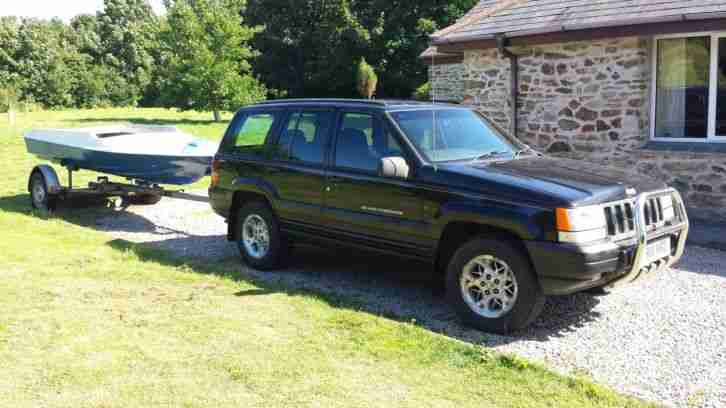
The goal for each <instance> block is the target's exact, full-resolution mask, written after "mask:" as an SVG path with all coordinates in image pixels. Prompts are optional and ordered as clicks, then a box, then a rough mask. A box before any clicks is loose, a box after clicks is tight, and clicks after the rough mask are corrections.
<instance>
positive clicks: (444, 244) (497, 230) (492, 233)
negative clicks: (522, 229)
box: [435, 221, 534, 279]
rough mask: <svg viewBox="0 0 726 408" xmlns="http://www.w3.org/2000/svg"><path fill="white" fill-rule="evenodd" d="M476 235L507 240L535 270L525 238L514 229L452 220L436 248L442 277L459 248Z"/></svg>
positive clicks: (437, 266)
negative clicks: (523, 255) (524, 256)
mask: <svg viewBox="0 0 726 408" xmlns="http://www.w3.org/2000/svg"><path fill="white" fill-rule="evenodd" d="M476 237H487V238H492V237H496V238H499V239H502V240H506V241H507V242H509V243H510V244H512V245H513V246H515V247H516V248H517V249H519V250H520V251H521V252H522V253H523V254H525V255H526V257H527V262H529V264H530V265H531V266H532V268H533V270H534V264H533V262H532V257H531V255H530V254H529V251H528V250H527V247H526V246H525V245H524V238H523V237H521V236H519V235H518V234H517V233H515V232H514V231H511V230H508V229H506V228H502V227H499V226H493V225H489V224H484V223H477V222H471V221H451V222H449V223H448V224H446V226H445V227H444V229H443V232H442V234H441V237H440V239H439V245H438V247H437V250H436V261H435V266H436V272H437V274H438V275H439V276H440V277H441V278H442V279H443V278H445V276H446V268H447V266H448V264H449V261H450V260H451V258H452V257H453V256H454V253H455V252H456V251H457V249H458V248H460V247H461V246H462V245H464V244H465V243H466V242H468V241H470V240H472V239H474V238H476Z"/></svg>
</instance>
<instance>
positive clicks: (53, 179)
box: [28, 164, 63, 194]
mask: <svg viewBox="0 0 726 408" xmlns="http://www.w3.org/2000/svg"><path fill="white" fill-rule="evenodd" d="M35 173H40V174H42V175H43V179H44V180H45V186H46V188H47V189H48V193H49V194H58V193H60V192H61V190H62V189H63V187H62V186H61V183H60V180H59V179H58V174H57V173H56V172H55V170H54V169H53V167H51V166H49V165H47V164H41V165H38V166H35V168H34V169H33V171H31V172H30V177H28V191H30V188H31V186H30V181H31V179H32V178H33V174H35Z"/></svg>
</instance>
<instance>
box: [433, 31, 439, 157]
mask: <svg viewBox="0 0 726 408" xmlns="http://www.w3.org/2000/svg"><path fill="white" fill-rule="evenodd" d="M431 47H432V48H433V54H431V66H432V67H433V69H431V72H433V78H432V79H431V102H432V103H433V104H434V105H436V53H437V52H438V51H439V49H438V48H437V47H436V46H434V45H433V44H432V45H431ZM431 126H432V129H431V148H432V149H433V155H432V156H433V161H434V171H436V170H437V167H436V109H434V108H433V107H432V108H431Z"/></svg>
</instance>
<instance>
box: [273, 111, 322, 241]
mask: <svg viewBox="0 0 726 408" xmlns="http://www.w3.org/2000/svg"><path fill="white" fill-rule="evenodd" d="M334 122H335V112H334V111H333V110H315V109H291V110H289V111H288V112H287V114H286V117H285V120H284V122H283V124H282V126H281V128H280V131H279V137H278V139H277V141H276V143H275V148H274V154H273V160H272V161H271V162H270V163H269V164H268V167H269V169H268V180H269V181H270V182H271V183H272V184H273V185H274V186H275V189H276V190H277V193H278V194H279V197H278V200H277V204H278V205H277V207H278V213H279V214H278V215H279V217H280V219H281V221H282V223H283V229H302V230H305V231H307V230H310V229H315V228H316V227H319V226H320V224H321V223H322V220H321V215H322V205H323V189H324V183H325V156H326V151H327V148H328V145H329V142H330V135H331V132H332V130H333V127H334Z"/></svg>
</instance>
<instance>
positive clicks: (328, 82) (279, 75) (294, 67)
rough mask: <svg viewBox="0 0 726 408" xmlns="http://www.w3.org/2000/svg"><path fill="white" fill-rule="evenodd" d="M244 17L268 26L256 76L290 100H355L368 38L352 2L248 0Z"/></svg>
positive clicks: (258, 39) (258, 42)
mask: <svg viewBox="0 0 726 408" xmlns="http://www.w3.org/2000/svg"><path fill="white" fill-rule="evenodd" d="M245 16H246V18H247V21H248V22H249V23H250V24H252V25H261V26H264V30H262V31H261V32H260V33H259V34H258V35H257V36H255V39H254V42H253V45H254V47H255V48H256V49H259V50H262V51H263V52H262V54H261V55H260V56H259V58H257V59H256V60H255V61H254V72H255V73H257V74H259V75H260V77H261V78H262V80H263V81H264V82H265V83H266V84H267V85H268V86H269V87H270V88H274V89H279V90H282V91H284V92H285V93H287V94H288V95H290V96H292V97H304V96H317V97H325V96H341V97H343V96H354V95H355V93H356V92H355V78H356V69H357V66H356V62H357V61H358V60H360V57H361V56H362V55H363V51H364V50H365V49H366V47H367V43H368V41H369V39H370V34H369V33H368V31H367V30H366V29H365V28H363V26H361V25H360V23H359V22H358V20H357V18H356V17H355V15H354V14H353V13H352V11H351V7H350V3H349V1H348V0H317V1H312V0H277V1H269V0H250V1H249V4H248V5H247V8H246V11H245Z"/></svg>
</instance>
